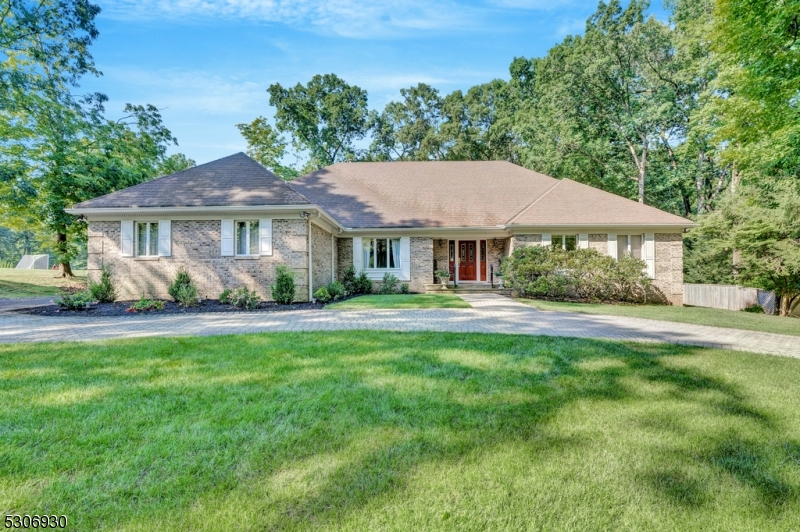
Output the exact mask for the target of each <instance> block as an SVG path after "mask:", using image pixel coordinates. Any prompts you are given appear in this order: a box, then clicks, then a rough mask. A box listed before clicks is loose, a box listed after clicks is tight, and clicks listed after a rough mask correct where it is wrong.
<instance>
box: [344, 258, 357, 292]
mask: <svg viewBox="0 0 800 532" xmlns="http://www.w3.org/2000/svg"><path fill="white" fill-rule="evenodd" d="M342 285H344V291H345V292H346V293H347V295H351V294H357V293H358V287H357V283H356V269H355V267H354V266H353V265H352V264H351V265H350V266H348V267H347V269H345V271H344V273H343V274H342Z"/></svg>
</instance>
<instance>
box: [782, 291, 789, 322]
mask: <svg viewBox="0 0 800 532" xmlns="http://www.w3.org/2000/svg"><path fill="white" fill-rule="evenodd" d="M789 299H790V298H789V296H785V295H784V296H781V316H784V317H786V316H788V315H789Z"/></svg>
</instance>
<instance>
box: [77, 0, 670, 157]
mask: <svg viewBox="0 0 800 532" xmlns="http://www.w3.org/2000/svg"><path fill="white" fill-rule="evenodd" d="M95 1H96V2H97V3H98V4H99V5H100V7H101V8H102V9H103V12H102V13H101V15H100V16H99V18H98V20H97V26H98V29H99V30H100V37H99V39H98V40H97V41H96V43H95V44H94V45H93V46H92V54H93V56H94V58H95V63H96V65H97V67H98V68H99V70H101V71H102V72H103V76H102V77H100V78H96V79H90V78H84V80H83V81H82V84H81V85H82V88H83V89H84V90H88V91H100V92H104V93H105V94H107V95H108V96H109V99H110V101H109V103H108V105H107V107H106V108H107V111H108V114H109V116H111V117H117V116H119V115H120V113H121V111H122V108H123V107H124V105H125V103H127V102H130V103H140V104H144V103H152V104H154V105H156V106H158V107H159V108H161V109H162V115H163V118H164V122H165V124H166V126H167V127H168V128H170V130H171V131H172V132H173V134H174V135H175V136H176V137H177V138H178V142H179V146H178V147H177V148H175V149H173V150H172V152H175V151H180V152H183V153H185V154H187V155H188V156H189V157H191V158H193V159H195V160H196V161H197V162H198V163H204V162H208V161H210V160H213V159H217V158H219V157H223V156H225V155H229V154H231V153H235V152H237V151H244V149H245V148H246V143H245V142H244V141H243V139H242V138H241V136H240V135H239V132H238V130H237V129H236V124H237V123H240V122H249V121H251V120H253V119H254V118H255V117H257V116H259V115H264V116H267V117H269V118H272V116H273V110H272V108H271V107H270V106H269V96H268V94H267V92H266V89H267V87H268V86H269V85H270V84H272V83H275V82H279V83H281V84H283V85H294V84H296V83H298V82H301V83H305V82H307V81H308V80H309V79H310V78H311V77H312V76H313V75H314V74H324V73H329V72H334V73H336V74H337V75H339V76H340V77H342V78H344V79H345V80H346V81H347V82H348V83H351V84H356V85H358V86H360V87H361V88H363V89H366V90H367V91H368V93H369V105H370V107H371V108H374V109H381V108H383V106H384V105H385V104H386V103H387V102H389V101H391V100H393V99H394V100H396V99H398V98H399V90H400V89H401V88H403V87H409V86H411V85H415V84H417V83H419V82H425V83H428V84H431V85H433V86H435V87H437V88H438V89H439V90H440V91H441V92H442V93H443V94H446V93H448V92H451V91H453V90H455V89H462V90H466V89H468V88H469V87H471V86H472V85H476V84H478V83H484V82H486V81H489V80H491V79H493V78H503V79H508V65H509V64H510V63H511V60H512V59H513V58H514V57H515V56H526V57H532V56H541V55H544V54H545V53H546V52H547V50H548V49H549V48H550V47H552V46H553V45H554V44H556V43H557V42H559V41H561V40H562V39H563V38H564V37H565V36H566V35H568V34H576V33H581V32H582V31H583V28H584V25H585V21H586V19H587V17H589V16H590V15H591V14H592V13H593V12H594V10H595V8H596V7H597V2H596V1H594V0H485V1H483V2H461V1H454V0H444V1H439V0H360V1H359V0H294V1H288V0H95ZM654 3H655V6H654V9H652V11H653V12H654V14H656V16H658V17H659V18H666V15H664V13H663V10H662V9H661V5H660V2H659V1H658V0H656V1H655V2H654ZM289 162H291V161H289Z"/></svg>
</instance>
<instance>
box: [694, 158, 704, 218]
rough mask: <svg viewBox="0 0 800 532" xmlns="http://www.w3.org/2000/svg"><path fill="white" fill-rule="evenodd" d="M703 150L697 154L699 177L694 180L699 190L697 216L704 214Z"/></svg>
mask: <svg viewBox="0 0 800 532" xmlns="http://www.w3.org/2000/svg"><path fill="white" fill-rule="evenodd" d="M704 155H705V154H704V153H703V150H700V151H699V152H698V154H697V175H696V176H695V178H694V183H695V187H696V188H697V214H700V213H701V212H703V207H704V205H703V189H704V188H705V186H704V185H705V179H703V157H704Z"/></svg>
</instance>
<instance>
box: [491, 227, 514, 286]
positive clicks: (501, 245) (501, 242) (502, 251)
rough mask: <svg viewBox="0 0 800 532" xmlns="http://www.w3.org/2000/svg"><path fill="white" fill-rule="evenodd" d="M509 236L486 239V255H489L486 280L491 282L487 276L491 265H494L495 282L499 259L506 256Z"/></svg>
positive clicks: (496, 280)
mask: <svg viewBox="0 0 800 532" xmlns="http://www.w3.org/2000/svg"><path fill="white" fill-rule="evenodd" d="M510 240H511V239H510V238H504V239H494V238H488V239H486V255H488V257H489V264H488V265H487V266H486V281H488V282H491V279H489V276H490V275H491V274H492V266H494V273H495V278H494V282H495V283H497V282H498V279H497V273H498V271H497V270H498V266H499V265H500V259H502V258H505V257H507V256H508V250H509V241H510Z"/></svg>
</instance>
